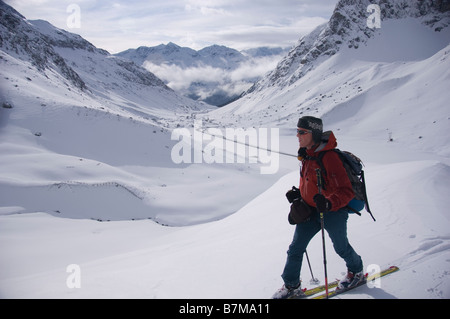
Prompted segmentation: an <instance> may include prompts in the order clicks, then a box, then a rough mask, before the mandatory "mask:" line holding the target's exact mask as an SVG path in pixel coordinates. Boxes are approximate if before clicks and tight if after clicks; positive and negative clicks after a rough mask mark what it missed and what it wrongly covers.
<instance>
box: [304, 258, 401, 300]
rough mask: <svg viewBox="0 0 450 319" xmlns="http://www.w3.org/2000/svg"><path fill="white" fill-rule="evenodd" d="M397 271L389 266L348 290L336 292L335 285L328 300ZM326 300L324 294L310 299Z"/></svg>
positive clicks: (394, 267)
mask: <svg viewBox="0 0 450 319" xmlns="http://www.w3.org/2000/svg"><path fill="white" fill-rule="evenodd" d="M399 269H400V268H398V267H397V266H391V267H389V268H387V269H385V270H382V271H380V272H377V273H375V274H372V275H370V276H368V275H366V279H365V280H363V281H361V282H360V283H359V284H358V285H356V286H354V287H351V288H348V289H341V290H337V285H336V286H334V287H335V289H334V290H332V291H330V292H329V293H328V298H332V297H335V296H337V295H340V294H342V293H344V292H347V291H350V290H353V289H354V288H357V287H360V286H363V285H365V284H366V283H368V282H371V281H373V280H375V279H377V278H380V277H383V276H386V275H389V274H392V273H394V272H396V271H398V270H399ZM333 283H334V282H333ZM317 288H320V287H317ZM329 288H330V287H329ZM323 289H324V290H325V288H323ZM305 293H306V292H305ZM310 295H311V294H310ZM312 295H314V293H313V294H312ZM326 298H327V294H326V293H324V294H320V295H318V296H313V297H311V298H310V299H326Z"/></svg>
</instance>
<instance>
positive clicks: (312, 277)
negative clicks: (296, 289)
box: [305, 250, 319, 285]
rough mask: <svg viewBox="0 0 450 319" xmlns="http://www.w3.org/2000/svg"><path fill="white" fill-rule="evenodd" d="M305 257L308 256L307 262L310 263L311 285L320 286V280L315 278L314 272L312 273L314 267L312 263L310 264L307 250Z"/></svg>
mask: <svg viewBox="0 0 450 319" xmlns="http://www.w3.org/2000/svg"><path fill="white" fill-rule="evenodd" d="M305 255H306V260H307V261H308V266H309V271H310V272H311V281H310V283H311V284H315V285H318V284H319V279H317V278H316V277H314V274H313V271H312V267H311V263H310V262H309V256H308V252H307V251H306V250H305Z"/></svg>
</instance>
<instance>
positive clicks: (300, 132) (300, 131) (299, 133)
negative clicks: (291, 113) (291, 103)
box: [297, 129, 312, 135]
mask: <svg viewBox="0 0 450 319" xmlns="http://www.w3.org/2000/svg"><path fill="white" fill-rule="evenodd" d="M308 133H312V131H310V130H306V131H305V130H299V129H297V134H298V135H305V134H308Z"/></svg>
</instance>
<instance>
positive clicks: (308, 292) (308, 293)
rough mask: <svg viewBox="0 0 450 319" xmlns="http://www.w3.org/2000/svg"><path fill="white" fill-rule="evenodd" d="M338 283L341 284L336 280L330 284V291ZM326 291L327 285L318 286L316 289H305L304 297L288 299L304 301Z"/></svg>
mask: <svg viewBox="0 0 450 319" xmlns="http://www.w3.org/2000/svg"><path fill="white" fill-rule="evenodd" d="M338 283H339V280H335V281H333V282H330V283H328V289H331V288H335V287H337V285H338ZM325 289H326V287H325V285H320V286H317V287H314V288H305V289H303V293H304V295H302V296H298V297H291V298H288V299H304V298H306V297H310V296H313V295H315V294H318V293H320V292H322V291H325Z"/></svg>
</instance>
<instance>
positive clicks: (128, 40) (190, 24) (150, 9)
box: [4, 0, 337, 53]
mask: <svg viewBox="0 0 450 319" xmlns="http://www.w3.org/2000/svg"><path fill="white" fill-rule="evenodd" d="M4 1H5V2H6V3H7V4H9V5H11V6H12V7H13V8H14V9H16V10H17V11H19V12H20V13H21V14H22V15H24V16H25V17H26V18H27V19H30V20H35V19H42V20H47V21H49V22H50V23H52V24H53V25H55V26H57V27H58V28H61V29H64V30H67V31H70V32H73V33H77V34H79V35H81V36H82V37H84V38H85V39H87V40H88V41H90V42H91V43H93V44H94V45H95V46H97V47H99V48H102V49H105V50H108V51H109V52H110V53H118V52H121V51H124V50H126V49H129V48H137V47H139V46H156V45H159V44H161V43H164V44H167V43H168V42H173V43H176V44H178V45H180V46H186V47H190V48H193V49H196V50H199V49H202V48H204V47H206V46H209V45H212V44H219V45H225V46H229V47H232V48H235V49H238V50H243V49H248V48H253V47H258V46H282V47H291V46H292V45H294V44H295V43H296V42H297V40H298V39H299V38H300V37H301V36H303V35H305V34H307V33H308V32H309V31H311V30H312V29H313V28H314V27H316V26H317V25H319V24H321V23H324V22H326V21H328V19H329V18H330V16H331V14H332V12H333V9H334V7H335V5H336V3H337V0H111V1H100V0H68V1H67V0H4Z"/></svg>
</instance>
